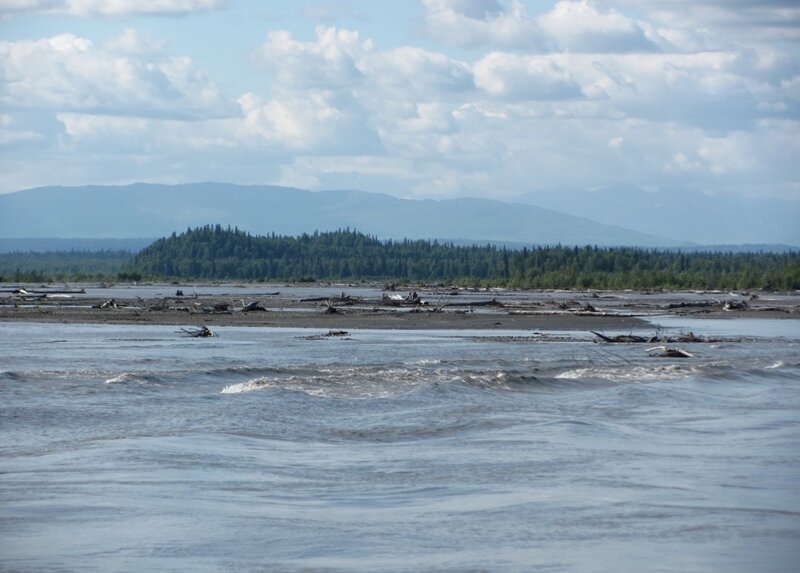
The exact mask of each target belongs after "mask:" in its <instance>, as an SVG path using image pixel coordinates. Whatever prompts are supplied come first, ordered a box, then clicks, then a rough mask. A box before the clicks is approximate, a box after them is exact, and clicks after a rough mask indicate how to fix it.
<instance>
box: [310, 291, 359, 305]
mask: <svg viewBox="0 0 800 573" xmlns="http://www.w3.org/2000/svg"><path fill="white" fill-rule="evenodd" d="M329 301H333V302H338V303H339V304H355V303H356V299H354V298H353V297H351V296H350V295H349V294H346V293H342V294H341V295H339V296H315V297H312V298H301V299H300V302H329Z"/></svg>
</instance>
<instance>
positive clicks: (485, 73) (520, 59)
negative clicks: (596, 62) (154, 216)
mask: <svg viewBox="0 0 800 573" xmlns="http://www.w3.org/2000/svg"><path fill="white" fill-rule="evenodd" d="M474 74H475V85H477V86H478V87H479V88H481V89H482V90H484V91H485V92H486V93H488V94H490V95H492V96H499V97H509V98H512V99H515V100H523V101H524V100H539V99H568V98H573V97H577V96H580V95H581V91H580V88H579V86H578V85H577V84H576V83H575V82H574V81H573V79H572V78H571V77H570V75H569V74H568V73H567V72H566V71H565V70H564V69H563V68H561V67H560V66H559V65H558V64H556V63H555V62H554V61H553V60H551V59H548V58H543V57H540V56H517V55H514V54H508V53H501V52H493V53H491V54H488V55H486V56H485V57H483V58H482V59H481V60H479V61H478V62H477V63H476V64H475V66H474Z"/></svg>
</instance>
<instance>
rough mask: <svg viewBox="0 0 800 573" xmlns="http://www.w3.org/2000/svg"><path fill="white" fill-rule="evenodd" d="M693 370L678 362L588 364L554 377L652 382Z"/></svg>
mask: <svg viewBox="0 0 800 573" xmlns="http://www.w3.org/2000/svg"><path fill="white" fill-rule="evenodd" d="M694 372H695V369H694V368H692V367H686V366H682V365H680V364H669V365H665V366H657V367H650V366H628V367H609V366H589V367H585V368H573V369H571V370H566V371H564V372H561V373H560V374H556V376H555V378H558V379H561V380H587V379H595V380H597V379H600V380H608V381H611V382H653V381H656V380H678V379H682V378H688V377H689V376H691V375H692V374H693V373H694Z"/></svg>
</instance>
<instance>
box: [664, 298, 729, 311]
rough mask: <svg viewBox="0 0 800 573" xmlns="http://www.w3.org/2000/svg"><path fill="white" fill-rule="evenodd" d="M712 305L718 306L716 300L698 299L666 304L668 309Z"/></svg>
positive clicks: (718, 303)
mask: <svg viewBox="0 0 800 573" xmlns="http://www.w3.org/2000/svg"><path fill="white" fill-rule="evenodd" d="M712 306H720V302H719V301H718V300H698V301H693V302H673V303H670V304H668V305H667V308H668V309H673V308H708V307H712Z"/></svg>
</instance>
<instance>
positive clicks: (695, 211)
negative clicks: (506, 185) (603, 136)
mask: <svg viewBox="0 0 800 573" xmlns="http://www.w3.org/2000/svg"><path fill="white" fill-rule="evenodd" d="M518 200H519V201H520V202H522V203H526V204H534V205H539V206H542V207H546V208H548V209H553V210H555V211H558V212H561V213H567V214H570V215H574V216H577V217H589V218H591V219H593V220H595V221H598V222H600V223H604V224H608V225H615V224H616V225H624V226H625V227H627V228H629V229H632V230H634V231H637V232H641V233H648V234H653V235H657V236H661V235H663V236H668V237H681V238H684V239H686V240H687V241H691V242H693V243H698V244H701V245H722V246H730V245H767V246H770V247H771V246H780V245H793V246H794V247H795V248H796V247H800V224H798V221H800V201H798V200H794V201H792V200H789V199H777V198H767V197H743V196H738V195H733V194H724V193H721V194H718V195H711V194H707V193H703V192H701V191H698V190H696V189H690V188H686V187H670V188H663V189H656V190H649V191H647V190H644V189H641V188H639V187H635V186H617V187H607V188H602V189H594V190H586V189H583V190H580V189H570V190H561V191H541V192H536V193H527V194H524V195H521V196H520V197H519V199H518Z"/></svg>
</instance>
